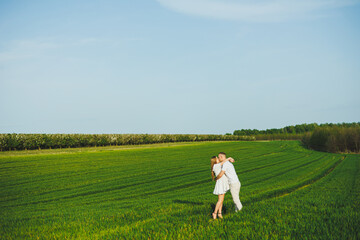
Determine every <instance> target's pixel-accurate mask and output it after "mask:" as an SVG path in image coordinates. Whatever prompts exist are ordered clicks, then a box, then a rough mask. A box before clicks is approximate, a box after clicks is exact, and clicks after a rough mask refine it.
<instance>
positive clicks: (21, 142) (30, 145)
mask: <svg viewBox="0 0 360 240" xmlns="http://www.w3.org/2000/svg"><path fill="white" fill-rule="evenodd" d="M236 140H243V141H251V140H255V138H254V137H251V136H235V135H202V134H16V133H13V134H0V151H9V150H31V149H52V148H76V147H97V146H111V145H114V146H116V145H137V144H151V143H171V142H199V141H236Z"/></svg>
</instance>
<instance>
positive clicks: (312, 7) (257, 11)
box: [156, 0, 360, 22]
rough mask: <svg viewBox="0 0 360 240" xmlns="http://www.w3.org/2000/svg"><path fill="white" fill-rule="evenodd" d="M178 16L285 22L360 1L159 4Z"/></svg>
mask: <svg viewBox="0 0 360 240" xmlns="http://www.w3.org/2000/svg"><path fill="white" fill-rule="evenodd" d="M156 1H157V2H159V3H160V4H161V5H163V6H165V7H167V8H169V9H172V10H174V11H177V12H181V13H185V14H190V15H195V16H202V17H211V18H219V19H228V20H240V21H256V22H267V21H281V20H285V19H289V18H299V17H304V16H308V15H309V14H316V12H317V11H320V10H323V9H329V8H338V7H343V6H349V5H353V4H358V3H359V2H360V1H359V0H237V1H235V0H156Z"/></svg>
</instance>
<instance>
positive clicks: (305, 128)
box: [233, 122, 360, 136]
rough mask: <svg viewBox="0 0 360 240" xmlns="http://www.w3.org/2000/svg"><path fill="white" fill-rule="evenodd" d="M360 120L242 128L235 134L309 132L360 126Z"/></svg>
mask: <svg viewBox="0 0 360 240" xmlns="http://www.w3.org/2000/svg"><path fill="white" fill-rule="evenodd" d="M359 124H360V122H358V123H356V122H353V123H322V124H317V123H310V124H306V123H304V124H298V125H295V126H286V127H284V128H271V129H266V130H257V129H241V130H235V131H234V133H233V135H237V136H254V135H255V136H256V135H268V134H287V135H290V134H303V133H307V132H313V131H314V130H315V128H317V127H333V126H338V127H356V126H359Z"/></svg>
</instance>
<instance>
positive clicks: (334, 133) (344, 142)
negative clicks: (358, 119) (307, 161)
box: [302, 123, 360, 153]
mask: <svg viewBox="0 0 360 240" xmlns="http://www.w3.org/2000/svg"><path fill="white" fill-rule="evenodd" d="M302 142H303V144H304V145H305V146H307V147H308V148H310V149H314V150H318V151H325V152H332V153H336V152H345V153H346V152H354V153H360V124H359V123H357V124H355V125H352V126H344V125H332V126H321V127H318V128H316V129H315V130H314V131H313V132H309V133H306V134H305V135H304V136H303V138H302Z"/></svg>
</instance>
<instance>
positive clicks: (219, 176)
mask: <svg viewBox="0 0 360 240" xmlns="http://www.w3.org/2000/svg"><path fill="white" fill-rule="evenodd" d="M227 161H230V162H232V163H233V162H235V160H234V159H233V158H231V157H230V158H227V159H225V160H224V161H222V163H221V166H222V165H223V164H224V163H225V162H227ZM224 174H225V171H221V172H220V173H219V175H217V176H216V179H215V180H219V179H220V178H221V177H222V176H223V175H224Z"/></svg>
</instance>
